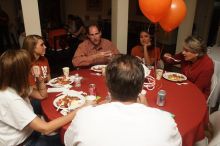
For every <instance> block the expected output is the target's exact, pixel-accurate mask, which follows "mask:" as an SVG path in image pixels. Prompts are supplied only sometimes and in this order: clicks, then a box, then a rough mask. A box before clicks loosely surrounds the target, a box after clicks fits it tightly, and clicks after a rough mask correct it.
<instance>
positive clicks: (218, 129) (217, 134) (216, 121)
mask: <svg viewBox="0 0 220 146" xmlns="http://www.w3.org/2000/svg"><path fill="white" fill-rule="evenodd" d="M209 121H210V123H211V124H212V126H213V132H214V134H213V135H214V136H213V139H212V140H211V141H210V143H209V145H208V146H220V111H216V112H214V113H212V114H211V115H210V116H209Z"/></svg>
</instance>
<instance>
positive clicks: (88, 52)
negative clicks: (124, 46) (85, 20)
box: [72, 24, 119, 66]
mask: <svg viewBox="0 0 220 146" xmlns="http://www.w3.org/2000/svg"><path fill="white" fill-rule="evenodd" d="M101 36H102V32H101V30H100V27H99V26H98V25H97V24H91V25H89V26H88V28H87V37H88V39H86V40H85V41H83V42H82V43H80V44H79V46H78V48H77V49H76V52H75V54H74V57H73V59H72V63H73V65H74V66H90V65H95V64H106V63H108V61H109V60H110V57H111V56H112V55H115V54H119V51H118V49H117V48H116V47H115V45H114V44H113V43H112V42H110V41H109V40H107V39H104V38H101Z"/></svg>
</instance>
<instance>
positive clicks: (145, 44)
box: [131, 30, 160, 65]
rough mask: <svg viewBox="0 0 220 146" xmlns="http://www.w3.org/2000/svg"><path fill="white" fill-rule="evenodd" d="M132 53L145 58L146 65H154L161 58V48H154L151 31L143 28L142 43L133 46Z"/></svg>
mask: <svg viewBox="0 0 220 146" xmlns="http://www.w3.org/2000/svg"><path fill="white" fill-rule="evenodd" d="M131 55H132V56H136V57H138V58H140V59H141V60H142V59H143V61H144V62H145V64H146V65H152V64H153V63H154V62H155V61H157V60H160V49H159V48H154V46H153V45H152V44H151V38H150V34H149V32H148V31H146V30H142V31H141V32H140V44H139V45H136V46H135V47H133V48H132V50H131Z"/></svg>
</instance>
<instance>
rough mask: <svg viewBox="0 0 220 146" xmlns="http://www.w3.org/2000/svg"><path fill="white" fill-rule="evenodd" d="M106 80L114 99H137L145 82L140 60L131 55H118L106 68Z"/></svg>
mask: <svg viewBox="0 0 220 146" xmlns="http://www.w3.org/2000/svg"><path fill="white" fill-rule="evenodd" d="M106 82H107V86H108V89H109V92H110V93H111V95H112V97H113V98H114V99H117V100H119V101H134V100H135V101H136V99H137V97H138V94H139V93H140V91H141V90H142V87H143V83H144V69H143V67H142V64H141V63H140V61H139V60H138V59H137V58H136V57H133V56H130V55H118V56H117V57H115V58H113V60H112V61H111V62H110V63H109V64H108V66H107V68H106Z"/></svg>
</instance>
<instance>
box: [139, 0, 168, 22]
mask: <svg viewBox="0 0 220 146" xmlns="http://www.w3.org/2000/svg"><path fill="white" fill-rule="evenodd" d="M171 2H172V0H139V6H140V9H141V11H142V13H143V14H144V16H146V17H147V18H148V19H149V20H151V21H152V22H153V23H156V22H158V21H159V20H160V19H161V18H162V17H163V16H164V15H165V14H166V12H167V11H168V10H169V8H170V5H171Z"/></svg>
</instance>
